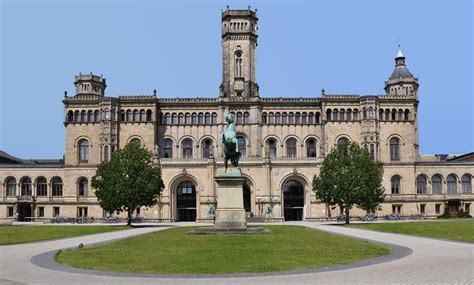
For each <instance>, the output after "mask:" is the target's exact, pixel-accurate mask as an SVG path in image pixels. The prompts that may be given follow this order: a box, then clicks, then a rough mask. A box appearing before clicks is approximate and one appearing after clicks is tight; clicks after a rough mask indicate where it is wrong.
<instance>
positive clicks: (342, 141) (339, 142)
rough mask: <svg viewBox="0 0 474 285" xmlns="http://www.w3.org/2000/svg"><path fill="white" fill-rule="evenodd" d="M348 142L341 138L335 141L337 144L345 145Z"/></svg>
mask: <svg viewBox="0 0 474 285" xmlns="http://www.w3.org/2000/svg"><path fill="white" fill-rule="evenodd" d="M348 142H349V140H348V139H347V138H346V137H342V138H339V139H338V140H337V144H346V143H348Z"/></svg>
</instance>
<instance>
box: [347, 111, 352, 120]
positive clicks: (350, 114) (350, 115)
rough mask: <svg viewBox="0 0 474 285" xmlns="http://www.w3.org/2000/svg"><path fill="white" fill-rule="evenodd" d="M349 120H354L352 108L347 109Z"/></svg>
mask: <svg viewBox="0 0 474 285" xmlns="http://www.w3.org/2000/svg"><path fill="white" fill-rule="evenodd" d="M347 120H348V121H352V109H347Z"/></svg>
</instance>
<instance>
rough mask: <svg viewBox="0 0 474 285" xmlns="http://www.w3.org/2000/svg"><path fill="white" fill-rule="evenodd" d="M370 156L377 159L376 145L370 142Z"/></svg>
mask: <svg viewBox="0 0 474 285" xmlns="http://www.w3.org/2000/svg"><path fill="white" fill-rule="evenodd" d="M370 157H371V158H372V159H373V160H375V145H374V144H370Z"/></svg>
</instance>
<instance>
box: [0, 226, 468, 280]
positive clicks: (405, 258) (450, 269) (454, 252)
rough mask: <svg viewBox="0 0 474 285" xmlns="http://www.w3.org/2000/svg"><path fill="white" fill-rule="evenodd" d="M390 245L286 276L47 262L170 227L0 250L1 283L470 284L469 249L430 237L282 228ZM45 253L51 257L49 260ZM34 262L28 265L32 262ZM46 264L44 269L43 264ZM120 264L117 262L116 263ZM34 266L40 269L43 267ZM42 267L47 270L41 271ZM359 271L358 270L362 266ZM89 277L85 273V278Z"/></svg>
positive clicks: (333, 228)
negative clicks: (379, 253) (128, 270)
mask: <svg viewBox="0 0 474 285" xmlns="http://www.w3.org/2000/svg"><path fill="white" fill-rule="evenodd" d="M286 224H297V225H301V226H306V227H311V228H315V229H320V230H324V231H328V232H332V233H336V234H342V235H347V236H353V237H357V238H362V239H369V240H373V241H377V242H382V243H387V244H392V245H395V246H394V247H393V248H394V254H392V256H391V257H385V258H379V259H376V260H372V261H369V262H359V263H355V264H352V265H346V266H336V267H330V268H324V269H319V270H309V271H304V272H296V273H290V274H288V273H285V274H263V275H258V274H254V275H251V276H242V275H238V276H226V277H212V278H205V277H204V278H203V277H200V278H189V277H159V278H157V277H156V276H140V275H137V274H135V275H133V276H129V277H126V276H123V275H127V274H120V275H122V276H114V275H115V274H105V275H98V274H95V273H93V271H81V270H77V271H75V270H76V269H74V270H69V271H72V272H68V271H61V270H64V268H63V267H62V266H58V265H57V264H55V263H54V262H52V260H51V254H52V253H54V251H56V250H59V249H63V248H69V247H75V246H77V245H78V244H80V243H83V244H84V245H88V244H93V243H98V242H105V241H110V240H114V239H121V238H126V237H130V236H135V235H140V234H145V233H150V232H154V231H160V230H163V229H166V228H168V227H169V226H173V225H189V224H169V225H163V226H162V227H144V228H135V229H130V230H124V231H116V232H110V233H103V234H96V235H89V236H82V237H76V238H68V239H60V240H53V241H46V242H37V243H30V244H22V245H7V246H0V284H22V283H23V284H46V283H47V284H79V283H80V284H152V283H153V284H285V285H286V284H316V283H331V284H335V283H339V284H342V283H343V284H348V283H350V284H387V283H392V284H393V283H403V284H420V283H430V284H433V283H439V284H448V283H449V284H452V283H458V284H459V283H464V284H474V269H473V268H474V245H473V244H468V243H461V242H450V241H445V240H437V239H431V238H420V237H413V236H406V235H399V234H389V233H382V232H375V231H368V230H360V229H354V228H345V227H336V226H331V225H322V224H318V223H307V222H299V223H286ZM48 252H49V253H51V254H49V256H48ZM32 261H33V263H34V264H33V263H32ZM48 262H49V264H48ZM117 262H120V261H117ZM35 264H41V266H42V267H40V266H37V265H35ZM44 266H46V267H49V268H52V269H48V268H44ZM361 266H362V267H361ZM85 272H88V273H91V272H92V273H93V274H88V273H85Z"/></svg>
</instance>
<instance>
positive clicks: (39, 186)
mask: <svg viewBox="0 0 474 285" xmlns="http://www.w3.org/2000/svg"><path fill="white" fill-rule="evenodd" d="M47 195H48V181H46V178H44V177H40V178H38V179H37V180H36V196H38V197H44V196H47Z"/></svg>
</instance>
